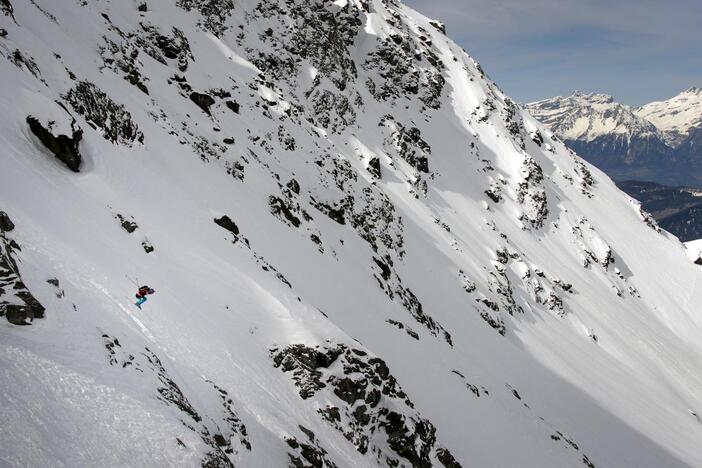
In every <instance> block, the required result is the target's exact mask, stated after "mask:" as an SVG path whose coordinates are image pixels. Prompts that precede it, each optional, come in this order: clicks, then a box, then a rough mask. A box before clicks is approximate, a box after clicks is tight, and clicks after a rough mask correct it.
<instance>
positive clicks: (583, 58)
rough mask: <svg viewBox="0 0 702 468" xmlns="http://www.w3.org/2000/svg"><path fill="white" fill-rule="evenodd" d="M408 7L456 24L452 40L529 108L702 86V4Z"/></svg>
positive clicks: (631, 98) (638, 97) (496, 0)
mask: <svg viewBox="0 0 702 468" xmlns="http://www.w3.org/2000/svg"><path fill="white" fill-rule="evenodd" d="M405 3H406V4H407V5H409V6H410V7H412V8H414V9H416V10H418V11H420V12H422V13H424V14H426V15H428V16H430V17H433V18H436V19H439V20H441V21H443V22H444V23H446V25H447V27H448V32H449V35H450V36H451V37H452V38H453V39H455V40H456V41H457V42H459V43H460V44H461V45H462V46H464V47H465V49H466V50H467V51H468V52H469V53H470V54H472V55H474V56H476V58H478V59H479V60H480V61H481V62H482V63H483V65H484V67H485V68H486V70H487V71H488V72H489V73H490V75H491V76H492V77H493V78H494V79H495V80H496V81H498V82H499V83H500V84H501V85H503V88H505V90H506V91H507V92H508V93H510V94H513V95H514V97H515V98H517V99H519V100H523V101H526V100H533V99H537V98H543V97H548V96H551V95H554V94H565V93H567V92H569V91H572V90H573V89H574V88H576V87H577V88H581V89H584V90H590V91H604V92H609V93H612V94H614V95H615V96H616V97H619V98H621V99H622V100H624V101H627V102H630V103H632V104H640V103H644V102H647V101H649V100H653V99H660V98H666V97H670V96H672V95H673V94H676V93H677V92H679V91H681V90H682V89H685V88H686V87H689V86H692V85H695V84H697V85H702V53H701V52H702V45H701V44H702V28H700V27H699V25H700V24H702V1H700V0H668V1H665V2H663V1H660V0H405ZM554 74H555V75H556V77H554ZM559 79H560V80H561V81H560V83H561V84H560V85H559Z"/></svg>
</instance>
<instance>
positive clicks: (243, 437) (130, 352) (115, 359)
mask: <svg viewBox="0 0 702 468" xmlns="http://www.w3.org/2000/svg"><path fill="white" fill-rule="evenodd" d="M102 340H103V345H104V346H105V350H106V351H107V360H108V362H109V365H110V366H115V367H118V368H121V369H124V370H125V371H133V372H135V373H136V374H137V375H139V377H140V380H141V381H142V382H143V384H144V386H145V388H148V389H150V391H151V393H152V395H153V397H154V398H156V399H157V400H158V401H160V402H161V403H163V404H164V405H166V406H171V407H173V408H174V409H176V410H177V412H178V413H179V418H180V421H181V422H182V424H183V425H184V426H185V427H186V428H187V430H188V431H190V432H191V433H192V434H193V435H194V436H195V437H197V438H199V439H200V440H201V441H202V443H204V444H205V446H206V447H207V453H206V454H205V456H204V458H203V459H202V460H201V466H202V467H205V468H233V467H234V464H233V463H232V461H231V459H230V456H232V455H234V454H235V452H236V450H237V449H238V450H251V443H250V442H249V440H248V436H247V430H246V426H245V425H244V423H243V422H242V421H241V419H240V418H239V416H238V415H237V413H236V412H235V410H234V408H233V402H232V400H231V398H229V395H228V393H227V391H226V390H223V389H222V388H221V387H219V386H218V385H217V384H215V383H214V382H212V381H211V380H207V381H206V385H207V386H208V387H210V388H209V391H208V393H214V395H212V396H213V398H211V400H212V401H213V402H216V403H215V404H218V405H219V406H220V408H219V409H220V410H221V414H222V416H221V417H218V418H217V419H216V420H214V419H212V418H208V420H203V416H202V415H201V414H200V412H199V411H198V409H197V408H196V407H195V406H194V405H193V404H192V403H191V401H190V400H189V399H188V397H187V395H186V393H185V391H184V390H183V389H182V388H181V387H180V386H179V385H178V383H177V382H176V380H174V378H173V377H172V376H171V375H170V374H169V372H168V370H167V369H166V367H165V366H164V364H163V363H162V361H161V359H160V358H159V356H158V355H157V354H156V353H155V352H153V351H152V350H151V349H149V348H146V347H145V348H143V349H141V350H140V349H127V347H126V346H125V345H123V344H122V343H121V342H120V340H119V339H117V338H116V337H113V336H110V335H108V334H103V335H102ZM178 442H179V444H181V445H183V446H184V444H183V442H182V441H180V440H178Z"/></svg>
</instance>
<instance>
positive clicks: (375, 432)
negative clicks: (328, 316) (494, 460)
mask: <svg viewBox="0 0 702 468" xmlns="http://www.w3.org/2000/svg"><path fill="white" fill-rule="evenodd" d="M271 353H272V358H273V363H274V365H275V367H278V368H280V370H282V371H283V372H286V373H290V374H291V378H292V379H293V381H294V382H295V385H296V386H297V387H298V388H299V389H300V396H301V397H302V398H303V399H308V398H311V397H312V396H314V395H316V394H317V393H319V392H322V393H323V396H324V398H323V400H325V401H329V402H330V403H328V404H327V405H326V406H325V407H320V408H318V412H319V414H320V416H321V417H322V418H323V419H324V420H325V421H326V422H327V423H328V424H329V425H330V426H331V427H333V428H335V429H337V430H338V431H340V432H341V433H343V434H344V436H345V437H346V438H347V439H348V440H349V441H351V442H352V443H353V444H354V446H355V447H356V450H358V451H359V452H360V453H363V454H365V453H368V452H370V453H373V454H374V455H375V457H376V459H377V461H378V463H380V464H386V465H388V466H399V465H400V464H402V463H407V462H408V463H409V464H410V465H411V466H413V467H422V468H424V467H431V466H435V465H437V464H438V463H437V462H439V463H441V464H442V465H444V466H446V467H451V468H456V467H460V466H461V465H460V464H459V463H458V462H457V461H456V460H455V459H454V458H453V456H452V455H451V453H450V452H449V451H448V450H447V449H445V448H443V447H441V446H440V445H439V443H438V441H437V439H436V429H435V428H434V426H433V424H432V423H431V422H430V421H428V420H427V419H423V418H422V417H421V415H420V414H419V412H418V411H417V410H416V409H415V408H414V404H413V403H412V402H411V401H410V399H409V397H408V396H407V394H405V392H404V391H403V390H402V388H401V387H400V385H399V384H398V383H397V380H395V377H393V375H392V374H391V373H390V369H388V366H387V365H386V364H385V362H384V361H383V360H382V359H380V358H376V357H371V356H370V355H368V353H367V352H366V351H363V350H361V349H355V348H348V347H346V346H345V345H340V344H339V345H330V346H328V347H324V348H319V347H316V348H311V347H308V346H305V345H301V344H299V345H291V346H288V347H286V348H284V349H282V350H277V349H273V350H272V351H271Z"/></svg>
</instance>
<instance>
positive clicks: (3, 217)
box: [0, 211, 15, 232]
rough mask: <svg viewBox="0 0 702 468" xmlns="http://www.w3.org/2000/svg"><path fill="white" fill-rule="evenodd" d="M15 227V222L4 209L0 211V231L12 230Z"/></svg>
mask: <svg viewBox="0 0 702 468" xmlns="http://www.w3.org/2000/svg"><path fill="white" fill-rule="evenodd" d="M14 229H15V223H13V222H12V220H11V219H10V217H9V216H8V215H7V213H5V212H4V211H0V231H3V232H10V231H12V230H14Z"/></svg>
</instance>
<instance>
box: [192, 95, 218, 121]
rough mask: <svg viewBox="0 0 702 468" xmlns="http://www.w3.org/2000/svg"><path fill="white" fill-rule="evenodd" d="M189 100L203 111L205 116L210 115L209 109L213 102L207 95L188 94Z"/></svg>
mask: <svg viewBox="0 0 702 468" xmlns="http://www.w3.org/2000/svg"><path fill="white" fill-rule="evenodd" d="M190 100H191V101H193V102H194V103H195V104H196V105H197V106H198V107H199V108H200V109H202V110H203V111H205V113H206V114H207V115H212V114H211V113H210V107H211V106H212V105H213V104H214V103H215V100H214V98H213V97H212V96H210V95H209V94H204V93H198V92H192V93H191V94H190Z"/></svg>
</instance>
